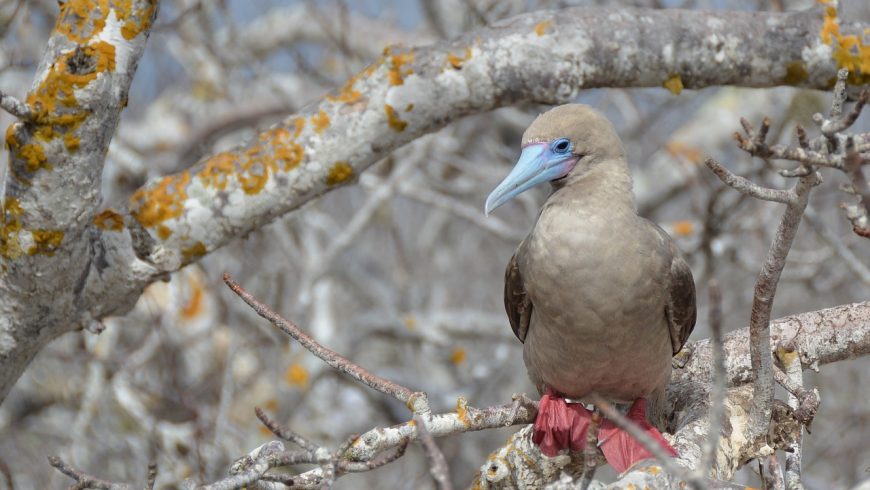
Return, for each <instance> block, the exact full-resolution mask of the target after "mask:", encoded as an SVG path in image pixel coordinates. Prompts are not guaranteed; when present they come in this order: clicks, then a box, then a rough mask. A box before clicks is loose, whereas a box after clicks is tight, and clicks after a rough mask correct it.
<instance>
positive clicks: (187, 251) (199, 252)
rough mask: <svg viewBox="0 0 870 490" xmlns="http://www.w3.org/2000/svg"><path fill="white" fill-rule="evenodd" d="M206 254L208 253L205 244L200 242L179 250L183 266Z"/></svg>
mask: <svg viewBox="0 0 870 490" xmlns="http://www.w3.org/2000/svg"><path fill="white" fill-rule="evenodd" d="M206 252H208V250H207V249H206V247H205V244H204V243H202V242H196V243H194V244H193V245H191V246H189V247H187V248H183V249H181V259H182V260H183V261H184V263H185V264H189V263H191V262H193V261H194V260H196V259H198V258H200V257H202V256H203V255H205V254H206Z"/></svg>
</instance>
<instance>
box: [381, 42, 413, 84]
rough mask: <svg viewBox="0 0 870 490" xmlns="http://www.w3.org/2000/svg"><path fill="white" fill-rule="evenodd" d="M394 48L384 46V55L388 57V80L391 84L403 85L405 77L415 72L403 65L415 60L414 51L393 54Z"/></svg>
mask: <svg viewBox="0 0 870 490" xmlns="http://www.w3.org/2000/svg"><path fill="white" fill-rule="evenodd" d="M393 50H394V48H393V47H391V46H387V47H386V48H384V56H385V57H386V59H387V68H388V71H387V80H389V82H390V85H402V84H404V83H405V77H406V76H408V75H410V74H412V73H414V70H412V69H410V68H405V69H403V68H402V67H403V66H405V65H407V64H409V63H411V62H412V61H414V52H413V51H408V52H405V53H395V54H393Z"/></svg>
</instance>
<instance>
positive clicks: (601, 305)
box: [485, 104, 696, 473]
mask: <svg viewBox="0 0 870 490" xmlns="http://www.w3.org/2000/svg"><path fill="white" fill-rule="evenodd" d="M545 183H549V184H550V186H551V192H550V194H549V196H548V198H547V200H546V202H545V203H544V204H543V206H542V207H541V210H540V212H539V214H538V217H537V221H536V222H535V224H534V226H533V227H532V229H531V231H530V232H529V234H528V235H527V236H526V238H525V239H524V240H523V241H522V242H521V243H520V245H519V246H518V247H517V249H516V252H515V253H514V255H513V257H511V259H510V261H509V262H508V265H507V269H506V271H505V285H504V303H505V310H506V312H507V316H508V319H509V321H510V325H511V328H512V329H513V332H514V334H515V335H516V337H517V338H518V339H519V340H520V342H522V343H523V360H524V362H525V365H526V368H527V371H528V375H529V378H530V379H531V381H532V383H533V384H534V385H535V387H536V388H537V390H538V392H539V394H540V395H541V399H540V402H539V408H538V414H537V416H536V419H535V423H534V426H533V431H532V434H533V435H532V439H533V441H534V442H535V443H536V444H538V446H539V448H540V449H541V452H542V453H543V454H544V455H546V456H555V455H557V454H559V452H560V451H562V450H563V449H570V450H583V448H584V447H585V444H586V431H587V428H588V426H589V424H590V420H591V413H592V412H590V411H589V409H587V408H586V406H587V405H591V404H592V400H593V399H594V398H595V397H600V398H602V399H605V400H607V401H609V402H611V403H613V404H615V405H616V406H617V407H621V408H622V409H623V410H624V409H625V407H628V410H627V413H626V415H627V417H628V418H629V419H631V420H632V421H633V422H634V423H636V424H638V425H640V426H641V429H643V430H644V431H646V432H647V433H648V434H649V435H651V436H653V438H654V439H655V440H657V441H658V442H659V444H661V445H662V447H663V449H665V450H666V451H667V452H668V453H669V454H670V455H671V456H677V452H676V451H675V450H674V449H673V448H672V447H671V446H670V444H669V443H668V442H667V440H666V439H664V437H663V436H662V435H661V432H660V431H659V429H658V428H656V427H655V426H653V425H652V424H650V419H653V420H655V421H657V425H658V426H659V428H662V429H663V428H664V422H663V421H662V420H663V416H664V411H665V408H664V405H665V402H666V398H665V386H666V385H667V383H668V381H669V379H670V373H671V361H672V357H673V356H674V355H676V354H677V353H678V352H679V351H680V349H681V348H682V347H683V345H684V344H685V343H686V340H687V339H688V337H689V334H690V333H691V332H692V329H693V328H694V326H695V318H696V305H695V283H694V279H693V277H692V271H691V269H690V268H689V265H688V263H687V262H686V260H685V258H684V257H683V255H682V254H681V252H680V250H679V249H678V247H677V245H676V244H675V243H674V241H673V239H672V238H671V237H670V236H669V235H668V234H667V233H666V232H665V231H664V230H663V229H662V228H661V227H659V226H658V225H656V224H655V223H653V222H651V221H649V220H647V219H645V218H643V217H641V216H639V215H638V214H637V208H636V205H635V202H634V196H633V193H632V179H631V173H630V171H629V168H628V164H627V163H626V158H625V150H624V147H623V145H622V141H621V140H620V138H619V136H618V135H617V133H616V130H615V129H614V127H613V125H612V124H611V123H610V121H608V120H607V118H606V117H605V116H603V115H602V114H601V113H599V112H597V111H596V110H595V109H593V108H591V107H589V106H587V105H583V104H566V105H561V106H557V107H554V108H552V109H550V110H548V111H547V112H545V113H543V114H541V115H539V116H538V117H537V118H536V119H535V120H534V121H533V122H532V124H531V125H530V126H529V127H528V129H526V131H525V132H524V133H523V136H522V145H521V154H520V157H519V159H518V161H517V163H516V164H515V166H514V168H513V170H511V172H510V173H509V174H508V176H507V177H505V178H504V180H503V181H502V182H501V183H500V184H498V186H497V187H496V188H495V189H494V190H493V191H492V193H491V194H490V195H489V196H488V197H487V199H486V204H485V213H486V215H489V214H490V213H491V212H493V211H494V210H495V209H496V208H498V207H499V206H502V205H503V204H505V203H506V202H508V201H510V200H511V199H512V198H514V197H516V196H517V195H519V194H521V193H523V192H525V191H526V190H528V189H530V188H532V187H535V186H538V185H540V184H545ZM598 437H599V439H598V445H599V448H600V449H601V451H602V453H603V454H604V456H605V458H606V459H607V461H608V463H609V464H610V465H611V466H612V467H613V468H614V469H616V470H617V471H618V472H620V473H622V472H624V471H625V470H626V469H628V468H630V467H631V466H632V465H633V464H634V463H636V462H638V461H640V460H642V459H646V458H649V457H652V454H651V453H650V452H649V451H647V449H646V448H645V447H644V446H642V445H641V444H640V443H639V442H638V441H636V440H634V439H633V438H632V437H631V436H630V435H628V433H627V432H624V431H622V430H619V429H617V428H616V426H615V425H614V424H613V423H612V422H611V421H610V420H606V419H605V420H604V421H603V422H601V426H600V431H599V435H598Z"/></svg>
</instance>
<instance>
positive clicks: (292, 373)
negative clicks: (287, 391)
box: [284, 362, 309, 388]
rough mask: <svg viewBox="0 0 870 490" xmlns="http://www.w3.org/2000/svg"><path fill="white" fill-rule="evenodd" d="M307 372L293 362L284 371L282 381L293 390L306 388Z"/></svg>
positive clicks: (300, 365) (303, 367)
mask: <svg viewBox="0 0 870 490" xmlns="http://www.w3.org/2000/svg"><path fill="white" fill-rule="evenodd" d="M308 377H309V376H308V370H307V369H305V366H303V365H302V364H300V363H298V362H294V363H293V364H291V365H290V366H288V367H287V370H286V371H284V381H285V382H286V383H287V384H288V385H290V386H293V387H295V388H305V387H306V386H308Z"/></svg>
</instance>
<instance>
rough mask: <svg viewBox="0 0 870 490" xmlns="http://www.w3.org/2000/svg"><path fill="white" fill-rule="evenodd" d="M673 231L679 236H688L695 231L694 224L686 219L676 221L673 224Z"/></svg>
mask: <svg viewBox="0 0 870 490" xmlns="http://www.w3.org/2000/svg"><path fill="white" fill-rule="evenodd" d="M673 230H674V233H675V234H677V235H680V236H689V235H691V234H692V232H694V231H695V225H694V224H693V223H692V222H691V221H688V220H683V221H677V222H676V223H674V224H673Z"/></svg>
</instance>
